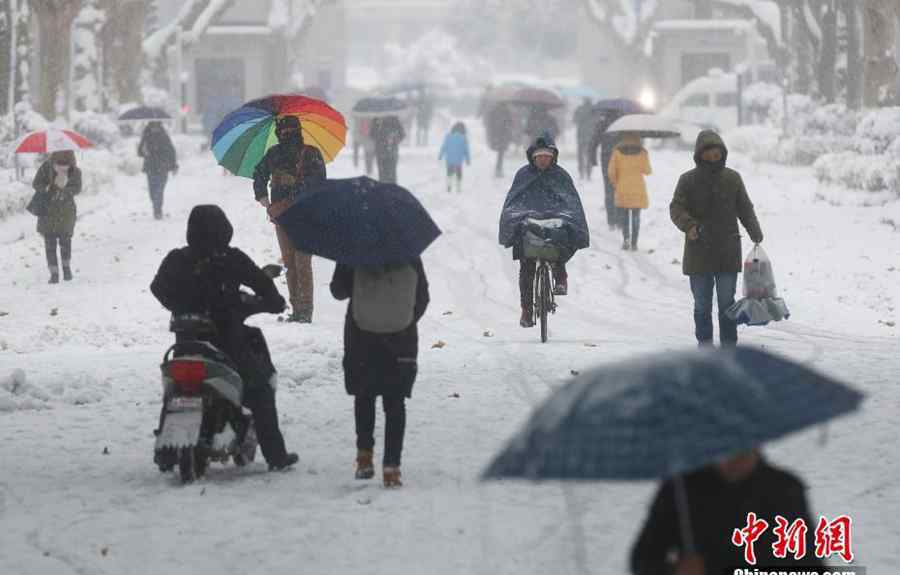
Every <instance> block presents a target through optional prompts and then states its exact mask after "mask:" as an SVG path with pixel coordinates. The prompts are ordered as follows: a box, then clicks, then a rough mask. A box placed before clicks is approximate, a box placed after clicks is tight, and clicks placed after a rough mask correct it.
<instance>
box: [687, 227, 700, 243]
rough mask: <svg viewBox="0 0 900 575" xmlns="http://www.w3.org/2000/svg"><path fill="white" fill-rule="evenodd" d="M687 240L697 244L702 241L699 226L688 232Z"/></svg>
mask: <svg viewBox="0 0 900 575" xmlns="http://www.w3.org/2000/svg"><path fill="white" fill-rule="evenodd" d="M687 239H688V240H689V241H692V242H696V241H697V240H699V239H700V230H698V229H697V226H694V227H692V228H691V229H689V230H688V231H687Z"/></svg>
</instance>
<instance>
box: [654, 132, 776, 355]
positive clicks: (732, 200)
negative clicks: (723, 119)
mask: <svg viewBox="0 0 900 575" xmlns="http://www.w3.org/2000/svg"><path fill="white" fill-rule="evenodd" d="M727 159H728V148H726V147H725V142H724V141H723V140H722V138H721V136H719V135H718V134H717V133H715V132H713V131H710V130H706V131H703V132H700V134H699V135H698V136H697V144H696V146H695V149H694V162H695V163H696V164H697V167H696V168H694V169H693V170H691V171H689V172H686V173H684V174H682V176H681V178H679V180H678V185H677V187H676V188H675V195H674V197H673V198H672V202H671V204H670V205H669V214H670V216H671V218H672V222H673V223H674V224H675V226H676V227H678V229H679V230H681V231H682V232H683V233H684V236H685V240H684V258H683V262H684V263H683V266H682V267H683V271H684V274H685V275H686V276H688V277H689V278H690V284H691V293H692V294H693V296H694V327H695V336H696V338H697V342H698V343H699V345H701V346H708V345H712V341H713V321H712V306H713V290H715V292H716V295H717V299H718V306H719V338H720V341H721V343H722V345H723V346H735V345H737V341H738V335H737V324H736V323H735V321H734V320H733V319H731V318H730V317H729V316H728V314H727V313H726V312H727V311H728V309H729V308H731V306H732V305H734V295H735V292H736V290H737V277H738V273H740V271H741V267H742V261H741V256H742V254H741V236H740V233H739V230H738V221H740V222H741V224H743V226H744V228H745V229H746V230H747V232H748V233H749V234H750V239H751V241H753V243H755V244H759V243H761V242H762V241H763V233H762V228H760V225H759V220H758V219H757V217H756V211H755V210H754V209H753V202H751V201H750V196H749V195H748V194H747V189H746V188H745V187H744V181H743V180H742V179H741V175H740V174H739V173H737V172H736V171H734V170H732V169H729V168H727V167H726V166H725V163H726V161H727Z"/></svg>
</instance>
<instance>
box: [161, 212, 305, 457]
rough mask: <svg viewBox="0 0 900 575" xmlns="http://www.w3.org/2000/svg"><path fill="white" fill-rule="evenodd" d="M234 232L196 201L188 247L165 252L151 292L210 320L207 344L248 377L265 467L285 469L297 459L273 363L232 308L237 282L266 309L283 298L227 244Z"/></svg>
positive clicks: (276, 309)
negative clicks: (290, 448) (286, 432)
mask: <svg viewBox="0 0 900 575" xmlns="http://www.w3.org/2000/svg"><path fill="white" fill-rule="evenodd" d="M233 233H234V230H233V228H232V227H231V223H230V222H229V221H228V218H227V216H226V215H225V212H223V211H222V209H221V208H220V207H219V206H215V205H201V206H195V207H194V209H193V210H192V211H191V215H190V216H189V217H188V225H187V246H185V247H182V248H178V249H175V250H172V251H171V252H169V254H168V255H166V257H165V259H163V262H162V264H160V266H159V271H158V272H157V273H156V277H155V278H154V279H153V283H151V284H150V291H151V292H152V293H153V295H154V296H156V299H158V300H159V302H160V303H161V304H162V305H163V307H165V308H166V309H168V310H169V311H171V312H172V313H174V314H203V315H208V316H209V318H210V319H211V320H212V321H213V323H214V324H215V326H216V330H215V335H214V336H213V338H212V339H213V340H214V341H211V342H210V343H213V344H214V345H215V346H217V347H218V348H219V349H220V350H221V351H223V352H224V353H225V355H226V356H228V358H229V359H230V360H231V361H232V362H233V363H234V364H235V366H236V367H237V371H238V373H240V375H241V378H242V379H244V381H245V382H247V385H246V391H245V393H244V404H245V405H246V406H247V407H248V408H250V410H251V411H252V412H253V423H254V427H255V430H256V436H257V439H258V440H259V446H260V448H261V449H262V453H263V457H265V459H266V462H267V463H268V464H269V468H270V469H273V470H274V469H284V468H286V467H290V466H291V465H293V464H295V463H297V461H298V460H299V458H298V456H297V454H296V453H288V452H287V450H286V449H285V445H284V437H283V436H282V435H281V430H280V429H279V428H278V410H277V408H276V407H275V388H274V386H273V385H271V383H272V381H273V376H274V375H275V368H274V366H273V365H272V360H271V358H270V357H269V350H268V346H267V345H266V342H265V338H264V337H263V334H262V331H260V330H259V328H255V327H249V326H245V325H244V324H243V320H242V319H241V318H237V317H236V313H235V309H237V307H238V306H240V305H241V299H240V298H241V295H240V287H241V286H247V287H249V288H250V289H251V290H253V293H254V294H255V295H256V296H257V297H259V298H260V299H261V300H262V302H263V304H264V305H265V308H266V310H267V311H269V312H271V313H280V312H282V311H284V308H285V301H284V298H283V297H282V296H281V295H280V294H279V293H278V288H276V287H275V283H274V282H273V281H272V279H271V278H270V277H269V276H267V275H266V274H265V273H264V272H263V270H261V269H260V268H259V267H258V266H257V265H256V264H255V263H254V262H253V260H251V259H250V257H249V256H248V255H247V254H245V253H244V252H242V251H241V250H239V249H237V248H233V247H231V246H229V245H228V244H229V243H231V237H232V235H233Z"/></svg>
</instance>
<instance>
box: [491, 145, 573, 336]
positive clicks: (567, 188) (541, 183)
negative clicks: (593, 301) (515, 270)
mask: <svg viewBox="0 0 900 575" xmlns="http://www.w3.org/2000/svg"><path fill="white" fill-rule="evenodd" d="M526 157H527V158H528V165H526V166H524V167H522V168H521V169H520V170H519V171H518V173H516V177H515V179H514V180H513V183H512V187H511V188H510V190H509V193H508V194H507V195H506V201H505V202H504V203H503V211H502V213H501V214H500V235H499V239H500V244H501V245H503V246H505V247H511V248H513V259H514V260H519V262H520V266H519V293H520V296H521V304H522V317H521V319H520V320H519V323H520V325H521V326H522V327H533V326H534V305H533V301H534V294H533V291H534V274H535V270H536V262H535V261H534V260H528V259H525V258H524V257H523V253H522V238H523V235H524V229H523V228H524V224H525V223H526V222H527V220H528V219H529V218H535V219H559V220H562V222H563V226H562V231H563V233H564V234H565V236H566V237H565V238H564V239H561V242H562V243H564V244H565V246H564V248H565V249H566V251H567V255H568V257H566V258H565V259H564V260H562V261H559V262H555V263H554V266H553V271H554V279H555V283H556V286H555V294H556V295H566V293H568V274H567V273H566V261H568V259H569V258H570V257H571V256H572V255H573V254H574V253H575V252H576V251H577V250H580V249H583V248H586V247H588V245H590V232H589V230H588V225H587V220H586V219H585V217H584V208H583V207H582V205H581V198H580V197H579V196H578V190H577V189H575V183H574V182H573V181H572V177H571V176H570V175H569V173H568V172H566V171H565V170H564V169H563V168H561V167H560V166H559V164H558V159H559V149H558V148H557V147H556V142H555V141H554V140H553V138H552V137H551V136H550V135H549V134H545V135H543V136H541V137H539V138H538V139H537V140H535V142H534V143H533V144H532V145H531V146H530V147H529V148H528V151H527V152H526Z"/></svg>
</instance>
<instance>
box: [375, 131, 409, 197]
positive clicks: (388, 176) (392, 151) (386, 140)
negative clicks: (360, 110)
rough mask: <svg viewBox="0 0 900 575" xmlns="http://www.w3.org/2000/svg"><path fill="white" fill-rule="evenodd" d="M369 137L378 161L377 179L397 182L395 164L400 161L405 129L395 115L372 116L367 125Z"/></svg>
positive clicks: (390, 182) (389, 182) (387, 182)
mask: <svg viewBox="0 0 900 575" xmlns="http://www.w3.org/2000/svg"><path fill="white" fill-rule="evenodd" d="M369 137H370V138H372V141H373V142H374V144H375V159H376V161H377V162H378V179H379V181H381V182H384V183H386V184H396V183H397V164H398V163H399V161H400V142H402V141H403V139H404V138H406V130H404V129H403V124H401V123H400V118H398V117H397V116H382V117H378V118H374V119H373V120H372V123H371V124H370V126H369Z"/></svg>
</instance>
